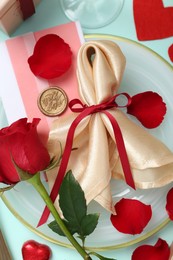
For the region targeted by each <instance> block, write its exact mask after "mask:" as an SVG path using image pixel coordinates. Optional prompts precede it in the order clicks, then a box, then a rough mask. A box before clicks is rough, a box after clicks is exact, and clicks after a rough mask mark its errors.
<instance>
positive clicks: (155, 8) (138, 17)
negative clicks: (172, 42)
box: [133, 0, 173, 41]
mask: <svg viewBox="0 0 173 260" xmlns="http://www.w3.org/2000/svg"><path fill="white" fill-rule="evenodd" d="M133 12H134V21H135V26H136V33H137V37H138V40H140V41H147V40H157V39H163V38H167V37H171V36H173V7H164V5H163V1H162V0H147V1H146V0H134V1H133Z"/></svg>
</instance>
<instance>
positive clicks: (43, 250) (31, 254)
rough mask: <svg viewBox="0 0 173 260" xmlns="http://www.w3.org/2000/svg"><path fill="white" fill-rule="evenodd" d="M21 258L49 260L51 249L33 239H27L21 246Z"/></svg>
mask: <svg viewBox="0 0 173 260" xmlns="http://www.w3.org/2000/svg"><path fill="white" fill-rule="evenodd" d="M22 256H23V260H35V259H37V260H49V259H50V257H51V249H50V248H49V247H48V246H47V245H44V244H40V243H38V242H36V241H35V240H28V241H26V242H25V243H24V244H23V246H22Z"/></svg>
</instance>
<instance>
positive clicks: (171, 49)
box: [168, 44, 173, 62]
mask: <svg viewBox="0 0 173 260" xmlns="http://www.w3.org/2000/svg"><path fill="white" fill-rule="evenodd" d="M168 54H169V58H170V60H171V61H172V62H173V44H172V45H171V46H170V47H169V49H168Z"/></svg>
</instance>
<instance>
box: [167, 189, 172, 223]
mask: <svg viewBox="0 0 173 260" xmlns="http://www.w3.org/2000/svg"><path fill="white" fill-rule="evenodd" d="M166 210H167V212H168V215H169V218H170V219H171V220H173V188H172V189H170V191H169V192H168V194H167V197H166Z"/></svg>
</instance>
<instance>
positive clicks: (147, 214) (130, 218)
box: [110, 198, 152, 235]
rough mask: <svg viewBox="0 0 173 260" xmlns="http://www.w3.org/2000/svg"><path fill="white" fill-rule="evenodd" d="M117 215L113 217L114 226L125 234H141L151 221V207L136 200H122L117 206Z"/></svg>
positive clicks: (111, 218)
mask: <svg viewBox="0 0 173 260" xmlns="http://www.w3.org/2000/svg"><path fill="white" fill-rule="evenodd" d="M115 211H116V213H117V214H116V215H113V214H112V215H111V217H110V220H111V222H112V225H113V226H114V227H115V228H116V229H117V230H118V231H119V232H122V233H124V234H131V235H135V234H140V233H141V232H142V231H143V229H144V228H145V226H146V225H147V224H148V222H149V221H150V219H151V216H152V210H151V205H146V204H144V203H142V202H141V201H139V200H135V199H125V198H123V199H121V200H120V201H119V202H117V203H116V204H115Z"/></svg>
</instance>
